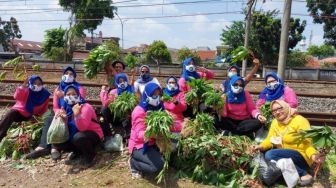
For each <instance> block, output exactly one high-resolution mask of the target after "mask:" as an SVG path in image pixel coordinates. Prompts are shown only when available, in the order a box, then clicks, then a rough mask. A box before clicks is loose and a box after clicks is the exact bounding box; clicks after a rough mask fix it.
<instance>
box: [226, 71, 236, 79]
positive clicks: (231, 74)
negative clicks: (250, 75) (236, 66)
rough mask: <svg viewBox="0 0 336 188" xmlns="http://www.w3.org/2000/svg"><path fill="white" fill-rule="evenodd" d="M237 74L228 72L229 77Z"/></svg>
mask: <svg viewBox="0 0 336 188" xmlns="http://www.w3.org/2000/svg"><path fill="white" fill-rule="evenodd" d="M235 75H237V73H236V72H229V73H228V77H229V78H231V77H232V76H235Z"/></svg>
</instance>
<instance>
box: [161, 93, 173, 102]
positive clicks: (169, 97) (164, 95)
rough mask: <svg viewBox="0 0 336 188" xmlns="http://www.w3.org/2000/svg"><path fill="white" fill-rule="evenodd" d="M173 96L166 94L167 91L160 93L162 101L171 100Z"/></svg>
mask: <svg viewBox="0 0 336 188" xmlns="http://www.w3.org/2000/svg"><path fill="white" fill-rule="evenodd" d="M173 99H174V98H173V97H171V96H170V95H168V94H167V93H163V95H162V101H164V102H171V101H172V100H173Z"/></svg>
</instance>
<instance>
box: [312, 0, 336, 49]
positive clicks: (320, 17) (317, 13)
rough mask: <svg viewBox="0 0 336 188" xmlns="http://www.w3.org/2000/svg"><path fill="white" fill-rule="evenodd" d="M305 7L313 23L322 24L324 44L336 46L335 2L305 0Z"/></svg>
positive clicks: (328, 0)
mask: <svg viewBox="0 0 336 188" xmlns="http://www.w3.org/2000/svg"><path fill="white" fill-rule="evenodd" d="M307 7H308V11H309V12H310V15H311V16H312V17H313V19H314V23H318V24H324V25H323V30H324V35H323V38H324V39H325V43H326V44H330V45H332V46H334V47H335V48H336V37H335V36H336V19H335V18H333V17H334V16H336V4H335V1H330V0H307Z"/></svg>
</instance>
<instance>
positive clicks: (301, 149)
mask: <svg viewBox="0 0 336 188" xmlns="http://www.w3.org/2000/svg"><path fill="white" fill-rule="evenodd" d="M270 109H271V113H272V115H273V116H274V120H273V121H272V124H271V127H270V129H269V132H268V135H267V137H266V139H265V140H264V141H263V142H262V143H261V144H260V145H259V146H253V147H254V149H259V150H261V151H266V153H265V159H266V160H268V161H270V160H275V161H277V160H279V159H282V158H291V159H292V160H293V162H294V164H295V166H296V169H297V171H298V173H299V176H300V177H301V184H305V185H307V184H310V183H311V182H312V180H313V178H312V176H311V175H309V174H308V173H307V170H308V169H309V166H311V164H312V163H313V162H316V163H322V162H323V160H324V157H322V156H320V155H318V152H317V151H316V149H315V148H314V147H313V145H312V143H311V141H310V140H309V139H306V140H304V141H302V142H301V143H297V141H296V140H297V138H298V133H299V130H307V129H310V124H309V121H308V120H307V119H306V118H304V117H302V116H301V115H297V114H296V113H295V109H293V108H291V107H290V106H289V104H287V103H286V102H285V101H282V100H275V101H273V102H272V103H271V107H270ZM267 150H268V151H267Z"/></svg>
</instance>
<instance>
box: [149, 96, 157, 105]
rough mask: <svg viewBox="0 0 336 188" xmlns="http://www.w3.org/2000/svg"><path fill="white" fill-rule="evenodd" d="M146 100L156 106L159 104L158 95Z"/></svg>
mask: <svg viewBox="0 0 336 188" xmlns="http://www.w3.org/2000/svg"><path fill="white" fill-rule="evenodd" d="M147 101H148V104H150V105H152V106H158V105H159V104H160V96H153V97H148V99H147Z"/></svg>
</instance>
